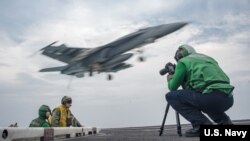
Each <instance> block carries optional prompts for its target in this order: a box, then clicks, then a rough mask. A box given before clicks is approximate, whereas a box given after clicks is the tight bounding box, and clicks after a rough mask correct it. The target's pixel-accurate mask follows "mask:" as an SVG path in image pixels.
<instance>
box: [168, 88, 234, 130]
mask: <svg viewBox="0 0 250 141" xmlns="http://www.w3.org/2000/svg"><path fill="white" fill-rule="evenodd" d="M166 99H167V101H168V103H169V104H170V105H171V106H172V107H173V108H174V109H175V110H176V111H177V112H179V113H180V114H181V115H182V116H183V117H184V118H185V119H187V120H188V121H189V122H191V124H192V125H193V126H198V125H201V124H209V123H211V122H210V121H209V119H208V118H207V117H206V116H205V115H204V114H203V113H206V114H207V115H208V116H209V117H210V118H211V119H212V120H213V121H214V122H216V123H220V122H221V121H224V120H229V119H230V118H229V117H228V116H227V114H226V113H225V111H227V110H228V109H229V108H230V107H231V106H232V105H233V101H234V100H233V96H232V95H230V96H229V95H227V94H225V93H223V92H219V91H214V92H211V93H209V94H201V93H199V92H196V91H194V90H188V89H185V90H177V91H171V92H169V93H167V94H166Z"/></svg>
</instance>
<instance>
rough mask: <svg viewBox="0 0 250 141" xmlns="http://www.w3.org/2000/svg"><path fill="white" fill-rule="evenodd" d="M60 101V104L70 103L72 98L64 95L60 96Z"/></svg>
mask: <svg viewBox="0 0 250 141" xmlns="http://www.w3.org/2000/svg"><path fill="white" fill-rule="evenodd" d="M61 103H62V104H66V103H70V104H71V103H72V99H71V97H69V96H64V97H63V98H62V101H61Z"/></svg>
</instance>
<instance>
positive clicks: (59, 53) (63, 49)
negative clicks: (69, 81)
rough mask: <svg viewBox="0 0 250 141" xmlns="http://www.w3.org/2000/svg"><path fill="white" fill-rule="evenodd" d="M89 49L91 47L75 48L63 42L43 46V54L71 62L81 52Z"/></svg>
mask: <svg viewBox="0 0 250 141" xmlns="http://www.w3.org/2000/svg"><path fill="white" fill-rule="evenodd" d="M88 50H89V48H73V47H67V46H66V45H64V44H63V45H60V46H48V47H46V48H43V49H42V51H43V52H42V54H43V55H45V56H48V57H50V58H53V59H56V60H58V61H62V62H64V63H70V62H71V61H72V59H73V58H75V56H77V55H78V54H79V53H80V52H81V53H82V52H85V51H88Z"/></svg>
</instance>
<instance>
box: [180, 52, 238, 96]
mask: <svg viewBox="0 0 250 141" xmlns="http://www.w3.org/2000/svg"><path fill="white" fill-rule="evenodd" d="M179 62H182V63H183V64H185V66H186V70H187V74H186V78H185V83H184V85H183V87H184V88H189V89H194V90H197V91H200V92H202V93H210V92H212V91H213V90H219V91H222V92H224V93H227V94H230V93H231V92H232V90H233V89H234V87H233V86H231V85H230V80H229V78H228V76H227V75H226V74H225V73H224V72H223V70H222V69H221V68H220V67H219V65H218V63H217V62H216V61H215V60H214V59H213V58H211V57H209V56H206V55H203V54H197V53H195V54H190V55H188V56H186V57H184V58H182V59H180V60H179Z"/></svg>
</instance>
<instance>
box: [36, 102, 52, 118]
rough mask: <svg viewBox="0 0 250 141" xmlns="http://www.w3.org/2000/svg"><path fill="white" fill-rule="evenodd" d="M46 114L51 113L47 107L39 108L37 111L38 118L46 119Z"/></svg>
mask: <svg viewBox="0 0 250 141" xmlns="http://www.w3.org/2000/svg"><path fill="white" fill-rule="evenodd" d="M46 112H50V113H51V110H50V108H49V106H47V105H42V106H40V108H39V111H38V114H39V116H40V117H46Z"/></svg>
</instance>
